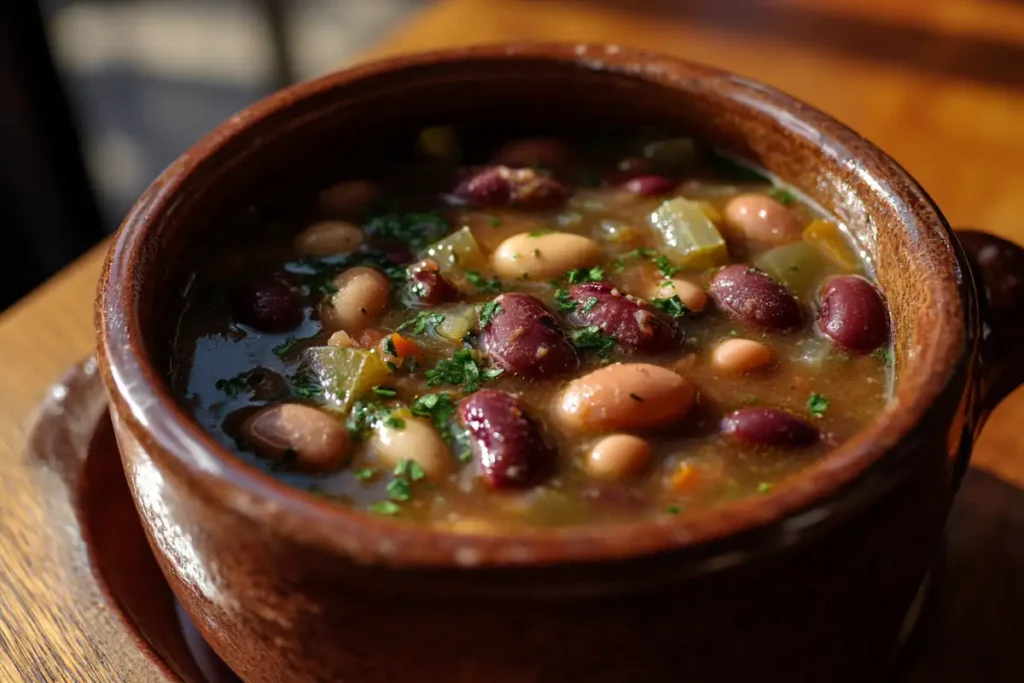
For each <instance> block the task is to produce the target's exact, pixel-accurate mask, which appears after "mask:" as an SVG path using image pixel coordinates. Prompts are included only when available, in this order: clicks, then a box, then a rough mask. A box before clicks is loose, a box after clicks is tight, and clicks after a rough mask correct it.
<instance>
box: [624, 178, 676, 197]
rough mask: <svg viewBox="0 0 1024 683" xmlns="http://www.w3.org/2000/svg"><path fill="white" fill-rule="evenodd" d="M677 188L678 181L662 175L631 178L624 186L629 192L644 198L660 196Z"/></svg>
mask: <svg viewBox="0 0 1024 683" xmlns="http://www.w3.org/2000/svg"><path fill="white" fill-rule="evenodd" d="M675 186H676V181H674V180H672V179H670V178H666V177H665V176H661V175H643V176H637V177H635V178H630V179H629V180H627V181H626V182H624V183H623V184H622V188H623V189H624V190H626V191H627V192H632V193H633V194H638V195H641V196H643V197H653V196H655V195H659V194H665V193H667V192H670V191H671V190H672V188H674V187H675Z"/></svg>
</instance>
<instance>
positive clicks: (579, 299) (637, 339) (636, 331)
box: [569, 282, 676, 353]
mask: <svg viewBox="0 0 1024 683" xmlns="http://www.w3.org/2000/svg"><path fill="white" fill-rule="evenodd" d="M569 297H570V298H571V299H572V300H573V301H575V302H576V310H575V312H573V313H572V315H571V316H570V317H572V318H574V319H576V320H579V321H580V322H582V323H583V324H584V325H597V326H598V327H599V328H600V330H601V333H602V334H604V335H606V336H609V337H614V338H615V341H616V342H617V343H618V345H619V347H620V348H621V349H622V350H623V351H626V352H628V353H658V352H660V351H665V350H667V349H669V348H671V347H672V346H673V345H675V343H676V333H675V329H674V328H673V327H672V324H671V323H669V322H668V321H667V320H665V319H664V318H662V317H661V316H660V315H658V314H657V313H655V312H654V311H653V310H652V309H651V308H650V307H649V306H648V305H647V304H646V303H645V302H644V301H642V300H640V299H637V298H635V297H631V296H626V295H625V294H623V293H622V292H620V291H619V290H617V289H615V287H613V286H612V285H611V284H609V283H607V282H586V283H583V284H580V285H573V286H571V287H569Z"/></svg>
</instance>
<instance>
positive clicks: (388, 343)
mask: <svg viewBox="0 0 1024 683" xmlns="http://www.w3.org/2000/svg"><path fill="white" fill-rule="evenodd" d="M384 353H386V354H388V355H389V356H395V357H396V358H397V357H398V349H397V348H396V347H395V340H394V338H393V337H392V336H391V335H390V334H389V335H388V336H387V338H386V339H385V340H384Z"/></svg>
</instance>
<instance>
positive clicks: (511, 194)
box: [452, 166, 566, 209]
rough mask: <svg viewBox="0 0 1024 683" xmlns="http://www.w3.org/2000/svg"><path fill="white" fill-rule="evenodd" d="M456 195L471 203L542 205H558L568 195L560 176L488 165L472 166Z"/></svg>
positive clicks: (526, 207) (534, 207) (479, 205)
mask: <svg viewBox="0 0 1024 683" xmlns="http://www.w3.org/2000/svg"><path fill="white" fill-rule="evenodd" d="M452 195H453V196H454V197H455V198H456V199H458V200H460V201H462V202H464V203H466V204H468V205H470V206H478V207H484V206H515V207H518V208H522V209H542V208H548V207H553V206H558V205H559V204H561V203H563V202H564V201H565V198H566V192H565V187H563V186H562V184H561V183H559V182H558V181H557V180H553V179H552V178H548V177H547V176H544V175H541V174H539V173H537V172H536V171H534V170H533V169H529V168H509V167H508V166H488V167H484V168H477V169H471V170H470V171H469V173H468V174H467V175H466V177H465V178H463V179H462V181H461V182H460V183H459V184H458V185H457V186H456V188H455V190H454V191H453V192H452Z"/></svg>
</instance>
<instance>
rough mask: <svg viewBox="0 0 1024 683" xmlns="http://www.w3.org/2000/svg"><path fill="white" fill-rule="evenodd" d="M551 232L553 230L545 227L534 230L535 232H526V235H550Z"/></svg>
mask: <svg viewBox="0 0 1024 683" xmlns="http://www.w3.org/2000/svg"><path fill="white" fill-rule="evenodd" d="M551 232H552V231H551V230H544V229H541V230H534V231H533V232H528V233H526V236H527V237H541V236H543V235H550V234H551Z"/></svg>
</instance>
